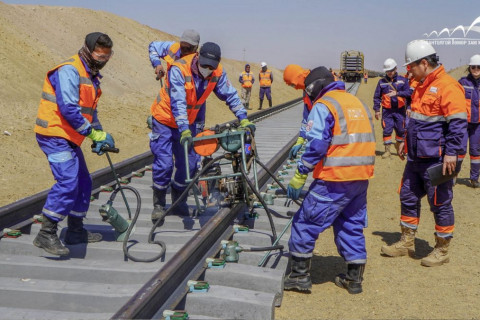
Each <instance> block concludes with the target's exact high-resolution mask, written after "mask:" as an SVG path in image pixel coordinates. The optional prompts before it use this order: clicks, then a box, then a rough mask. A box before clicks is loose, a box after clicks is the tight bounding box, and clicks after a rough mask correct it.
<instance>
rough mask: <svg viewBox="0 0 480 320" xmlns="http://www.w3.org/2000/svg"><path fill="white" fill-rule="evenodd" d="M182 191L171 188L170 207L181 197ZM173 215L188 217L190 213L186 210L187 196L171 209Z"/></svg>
mask: <svg viewBox="0 0 480 320" xmlns="http://www.w3.org/2000/svg"><path fill="white" fill-rule="evenodd" d="M182 193H183V190H182V191H180V190H177V189H175V188H174V187H172V205H173V204H174V203H175V202H176V201H177V199H178V198H180V196H181V195H182ZM172 210H173V212H174V213H177V214H178V215H180V216H188V215H190V211H189V210H188V204H187V196H185V198H183V199H182V200H181V201H180V202H179V203H178V205H177V206H176V207H175V208H173V209H172Z"/></svg>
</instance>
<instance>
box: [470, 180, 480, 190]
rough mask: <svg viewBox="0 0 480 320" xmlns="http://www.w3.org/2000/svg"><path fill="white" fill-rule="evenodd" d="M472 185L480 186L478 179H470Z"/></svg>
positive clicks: (474, 186) (473, 186)
mask: <svg viewBox="0 0 480 320" xmlns="http://www.w3.org/2000/svg"><path fill="white" fill-rule="evenodd" d="M470 186H471V187H472V188H480V183H478V181H476V180H473V179H470Z"/></svg>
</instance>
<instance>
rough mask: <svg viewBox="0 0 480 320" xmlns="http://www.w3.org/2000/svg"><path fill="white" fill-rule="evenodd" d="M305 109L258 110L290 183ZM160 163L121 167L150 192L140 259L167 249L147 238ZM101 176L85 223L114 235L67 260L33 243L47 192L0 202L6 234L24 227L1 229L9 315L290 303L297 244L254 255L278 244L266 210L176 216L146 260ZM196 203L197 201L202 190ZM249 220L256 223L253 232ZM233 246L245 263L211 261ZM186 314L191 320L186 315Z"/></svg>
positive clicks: (134, 314)
mask: <svg viewBox="0 0 480 320" xmlns="http://www.w3.org/2000/svg"><path fill="white" fill-rule="evenodd" d="M358 85H359V84H358V83H356V84H347V90H349V92H352V93H355V92H356V89H358ZM301 108H303V106H302V102H301V100H300V99H298V100H294V101H291V102H289V103H285V104H283V105H279V106H276V107H273V108H270V109H267V110H265V111H261V112H257V113H255V114H253V115H250V116H249V118H250V119H251V120H252V121H255V122H258V123H257V132H256V139H255V142H256V144H257V152H258V156H259V160H261V162H262V163H264V164H265V166H266V167H267V168H268V169H269V170H271V171H273V172H275V175H276V176H277V177H278V178H280V179H283V180H284V181H286V182H288V180H289V178H290V177H291V176H292V175H293V173H294V169H295V165H294V164H293V163H287V162H286V158H287V155H288V151H289V149H290V147H291V145H292V144H293V143H294V142H295V140H296V134H297V133H298V128H299V124H300V121H301V113H302V112H301ZM224 125H225V124H224ZM152 159H153V158H152V155H151V154H150V153H149V152H147V153H144V154H142V155H138V156H136V157H134V158H131V159H128V160H125V161H123V162H121V163H118V164H116V165H115V170H116V172H117V174H118V175H119V176H121V177H123V178H124V180H128V181H129V186H132V187H134V188H135V189H137V190H138V191H139V192H140V195H141V211H140V215H139V219H138V220H137V223H136V227H135V232H134V233H133V235H132V236H131V238H130V241H129V247H130V253H132V254H134V255H136V256H139V257H151V256H153V255H155V254H156V253H158V251H159V247H158V246H157V245H154V244H148V243H147V236H148V232H149V230H150V228H151V227H152V222H151V220H150V213H151V210H152V208H153V204H152V191H151V187H150V186H151V183H152V180H151V172H150V171H149V170H148V166H149V165H150V164H151V162H152ZM259 169H260V170H258V172H257V174H258V181H259V186H260V188H261V190H262V191H263V192H265V195H264V196H263V194H262V196H263V198H264V199H267V200H268V204H269V205H268V208H269V210H270V212H271V213H272V215H273V222H274V225H275V228H276V230H277V233H278V234H280V231H281V230H284V229H285V234H283V237H282V238H281V239H280V241H279V244H282V245H284V246H285V248H287V241H288V238H289V228H288V225H289V220H290V216H291V213H292V212H295V211H296V210H297V209H298V206H297V205H296V204H295V203H292V202H291V201H288V199H286V198H285V197H284V196H283V195H282V192H279V189H278V186H277V185H275V183H273V184H272V180H271V177H270V176H269V174H267V171H266V170H265V169H263V168H259ZM92 178H93V180H94V192H93V194H94V196H95V199H94V200H93V201H92V202H91V205H90V210H89V212H88V214H87V220H86V221H85V226H86V228H87V229H88V230H90V231H94V232H100V233H102V235H103V237H104V241H102V242H100V243H92V244H88V245H76V246H69V249H70V256H69V257H67V258H58V257H52V256H49V255H46V253H45V252H44V251H43V250H40V249H38V248H36V247H34V246H33V245H32V241H33V238H34V236H35V235H36V234H37V232H38V230H39V225H38V224H35V223H33V222H34V216H35V215H37V214H40V212H41V208H42V206H43V203H44V201H45V199H46V195H47V191H45V192H41V193H39V194H36V195H33V196H31V197H29V198H26V199H23V200H20V201H17V202H15V203H12V204H10V205H7V206H5V207H2V208H0V230H4V228H11V229H21V230H22V236H20V237H18V238H8V237H6V234H3V233H2V234H0V236H3V237H2V238H1V239H0V270H2V271H1V273H0V319H55V318H56V319H63V318H69V319H108V318H113V319H159V318H164V317H165V316H167V314H168V312H169V311H168V310H185V311H186V312H187V313H188V314H189V319H226V318H228V319H273V318H274V309H275V306H279V305H280V304H281V300H282V292H283V281H282V279H283V276H284V273H285V270H286V267H287V262H288V260H287V258H286V251H287V250H286V249H285V250H283V251H282V250H276V251H271V252H270V253H269V254H268V255H267V256H265V253H264V252H258V251H249V249H250V248H252V247H265V246H270V245H271V244H272V231H271V226H270V223H269V220H268V219H267V215H266V214H265V211H263V209H262V208H261V206H259V207H258V208H257V209H256V213H258V216H257V217H255V215H252V214H251V212H250V211H249V210H248V208H246V206H245V204H243V203H239V204H237V205H235V206H233V207H231V208H220V207H212V208H208V209H207V210H206V211H205V212H203V213H199V214H197V213H193V214H191V215H190V216H178V215H175V214H173V215H169V216H167V217H166V220H165V224H164V225H163V226H161V227H160V228H158V229H157V230H156V234H155V237H156V239H160V240H162V241H163V242H165V243H166V245H167V249H166V253H165V255H164V257H163V258H162V259H161V260H158V261H155V262H152V263H139V262H133V261H131V260H129V259H127V258H126V257H125V256H124V254H123V252H122V246H121V243H120V242H116V241H115V238H114V234H113V230H112V228H111V226H110V225H108V224H106V223H105V222H103V221H102V219H101V217H100V215H99V213H98V210H99V208H100V206H101V205H102V204H104V203H105V202H106V201H107V200H108V198H109V197H110V194H109V193H107V192H103V190H106V189H107V188H106V187H108V186H112V185H114V183H115V182H114V179H113V175H112V173H111V171H110V168H105V169H102V170H100V171H97V172H95V173H93V174H92ZM310 182H311V181H307V186H306V187H305V189H307V188H308V184H309V183H310ZM117 198H118V200H116V202H115V204H117V202H118V207H116V208H117V210H118V212H119V213H120V214H121V215H123V216H125V215H127V210H126V209H125V208H123V206H121V200H120V199H121V197H117ZM127 200H128V201H129V204H130V205H131V207H135V205H136V203H135V202H136V199H135V198H134V197H132V196H131V195H130V194H128V193H127ZM168 202H169V199H168V198H167V203H168ZM188 203H189V205H190V207H191V208H192V209H193V208H194V207H195V201H194V198H193V197H192V196H190V197H189V199H188ZM239 225H240V226H241V227H238V226H239ZM62 226H63V227H65V223H61V224H60V228H59V229H62V230H61V233H60V234H61V237H60V238H61V239H63V235H64V230H63V228H62ZM244 226H248V227H249V228H248V229H249V230H248V232H246V228H245V227H244ZM227 240H228V241H236V243H233V242H229V243H226V241H227ZM222 241H223V243H222ZM232 244H234V245H235V246H237V248H238V249H237V251H242V252H240V253H238V263H226V264H224V265H223V263H221V262H219V260H215V261H211V259H212V258H219V257H221V256H222V253H225V251H227V250H228V246H229V245H232ZM224 247H227V248H224ZM234 251H236V250H234ZM230 253H231V252H230ZM265 257H266V259H263V258H265ZM209 259H210V260H209ZM259 266H261V267H259ZM192 280H193V281H205V282H206V283H208V285H207V284H206V283H204V282H200V283H196V284H195V283H192V282H191V281H192ZM189 281H190V282H189ZM207 287H208V290H207ZM177 316H178V319H182V316H183V315H181V314H178V315H177ZM167 317H168V316H167ZM171 319H174V317H172V318H171ZM175 319H177V318H175Z"/></svg>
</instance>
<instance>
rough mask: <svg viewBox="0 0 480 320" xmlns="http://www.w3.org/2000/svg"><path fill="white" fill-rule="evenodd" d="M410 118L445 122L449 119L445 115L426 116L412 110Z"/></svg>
mask: <svg viewBox="0 0 480 320" xmlns="http://www.w3.org/2000/svg"><path fill="white" fill-rule="evenodd" d="M410 118H412V119H415V120H421V121H426V122H445V121H447V120H446V119H445V117H444V116H426V115H424V114H421V113H418V112H415V111H412V112H411V113H410Z"/></svg>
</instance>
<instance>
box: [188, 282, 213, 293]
mask: <svg viewBox="0 0 480 320" xmlns="http://www.w3.org/2000/svg"><path fill="white" fill-rule="evenodd" d="M187 286H188V291H189V292H207V291H208V289H210V285H209V284H208V282H207V281H197V280H189V281H188V282H187Z"/></svg>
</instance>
